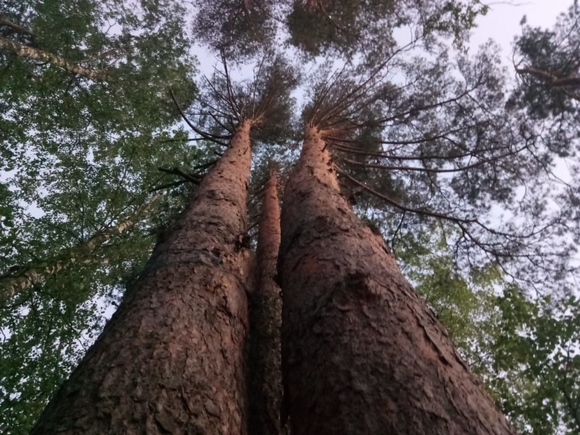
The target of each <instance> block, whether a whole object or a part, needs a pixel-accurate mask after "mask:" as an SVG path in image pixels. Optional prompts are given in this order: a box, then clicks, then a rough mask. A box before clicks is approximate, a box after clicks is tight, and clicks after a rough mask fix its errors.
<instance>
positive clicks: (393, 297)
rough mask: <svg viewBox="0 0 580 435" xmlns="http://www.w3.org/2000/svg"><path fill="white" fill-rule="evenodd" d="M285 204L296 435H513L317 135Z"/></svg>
mask: <svg viewBox="0 0 580 435" xmlns="http://www.w3.org/2000/svg"><path fill="white" fill-rule="evenodd" d="M283 204H284V207H283V210H282V244H281V249H280V260H279V273H280V278H281V287H282V295H283V320H282V322H283V324H282V359H283V362H282V363H283V374H284V397H285V406H286V408H287V409H288V412H289V416H290V424H291V427H292V431H293V433H298V434H301V435H309V434H315V435H325V434H329V435H330V434H333V435H337V434H349V435H350V434H365V435H368V434H381V435H395V434H396V435H402V434H409V435H411V434H412V435H416V434H421V435H443V434H445V435H465V434H481V435H484V434H485V435H490V434H495V435H499V434H501V435H507V434H514V433H515V432H514V430H513V429H512V428H511V427H510V425H509V424H508V423H507V422H506V420H505V418H504V417H503V415H502V414H501V413H500V412H499V411H498V409H497V408H496V406H495V405H494V403H493V401H492V400H491V398H490V397H489V396H488V395H487V394H486V392H485V391H484V390H483V387H482V385H481V384H480V382H479V381H478V379H477V378H476V377H475V376H474V375H472V374H471V373H470V371H469V369H468V367H467V366H466V365H465V364H464V363H463V361H462V360H461V358H460V357H459V355H458V354H457V352H456V351H455V350H454V347H453V344H452V342H451V339H450V338H449V336H448V334H447V332H446V331H445V329H444V328H443V326H442V325H441V324H440V323H439V321H438V320H437V319H436V317H435V316H434V315H433V314H432V312H431V311H430V310H429V308H428V307H427V306H426V304H425V302H424V301H423V300H422V299H420V298H419V296H417V294H416V293H415V291H414V290H413V288H412V287H411V285H410V284H409V283H408V282H407V280H406V279H405V278H404V277H403V275H402V274H401V271H400V270H399V268H398V266H397V264H396V262H395V259H394V258H393V257H392V256H391V255H390V254H389V253H388V252H387V250H386V246H385V244H384V241H383V239H382V238H381V236H379V235H375V234H373V233H372V232H371V230H370V229H369V228H368V227H366V226H365V225H363V224H362V222H361V221H360V220H359V219H358V218H356V216H355V215H354V213H353V211H352V210H351V208H350V207H349V205H348V203H347V202H346V200H345V199H344V198H343V197H342V196H341V195H340V192H339V188H338V183H337V179H336V173H335V171H334V169H333V167H332V163H331V161H330V155H329V153H328V150H326V149H325V145H324V142H323V139H322V137H321V133H320V132H319V131H318V130H317V129H316V128H314V127H307V128H306V138H305V142H304V147H303V150H302V155H301V157H300V160H299V163H298V165H297V167H296V169H295V170H294V172H293V173H292V174H291V176H290V179H289V182H288V184H287V186H286V188H285V194H284V201H283Z"/></svg>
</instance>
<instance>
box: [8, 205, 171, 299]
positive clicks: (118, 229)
mask: <svg viewBox="0 0 580 435" xmlns="http://www.w3.org/2000/svg"><path fill="white" fill-rule="evenodd" d="M160 197H161V195H160V194H157V195H154V196H153V197H152V198H151V200H149V201H148V202H147V203H146V204H144V205H143V206H142V207H141V208H139V210H137V211H136V212H135V213H134V214H133V215H131V216H130V217H129V218H128V219H125V220H124V221H122V222H119V223H118V224H117V225H114V226H112V227H109V228H106V229H105V230H102V231H99V232H97V233H95V234H93V235H92V236H91V237H89V238H88V239H87V240H86V241H85V242H83V243H81V244H79V245H77V246H73V247H72V248H69V249H66V250H65V251H64V252H61V253H59V254H58V256H57V257H56V258H54V259H53V261H48V262H45V263H44V264H43V265H41V266H38V265H35V264H33V263H30V264H27V265H24V266H22V267H18V271H17V272H16V273H7V274H4V275H0V306H1V305H2V304H3V303H4V302H6V300H8V299H10V298H11V297H13V296H14V295H15V294H17V293H19V292H22V291H24V290H26V289H27V288H29V287H32V286H33V285H35V284H39V283H41V282H43V281H45V280H46V279H47V278H48V277H50V276H52V275H55V274H57V273H58V272H60V271H61V270H63V269H66V268H67V267H70V266H71V265H73V264H77V263H85V264H89V263H94V262H100V263H103V264H106V263H107V261H103V259H95V258H94V256H93V254H94V251H95V250H96V249H97V248H99V247H100V246H102V245H103V244H104V243H106V242H107V241H108V240H110V239H111V238H113V237H115V236H117V235H119V234H122V233H124V232H125V231H127V230H128V229H130V228H133V227H134V226H135V225H136V224H137V223H138V222H139V221H140V220H141V219H142V218H143V216H144V215H145V214H146V213H147V212H148V211H149V210H150V208H151V206H153V204H154V203H155V202H157V200H158V199H159V198H160Z"/></svg>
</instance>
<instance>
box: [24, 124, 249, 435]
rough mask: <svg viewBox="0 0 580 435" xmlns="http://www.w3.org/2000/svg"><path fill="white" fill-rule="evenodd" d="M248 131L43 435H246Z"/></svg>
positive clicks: (59, 398)
mask: <svg viewBox="0 0 580 435" xmlns="http://www.w3.org/2000/svg"><path fill="white" fill-rule="evenodd" d="M250 124H251V123H250V122H244V123H243V124H242V125H241V126H240V127H239V129H238V131H237V132H236V134H235V136H234V138H233V140H232V143H231V147H230V148H229V149H228V150H227V151H226V153H225V154H224V156H223V157H222V158H221V160H220V161H219V162H218V163H217V165H216V167H215V168H214V169H213V170H212V171H211V172H210V173H209V174H208V175H207V176H206V177H205V178H204V180H203V182H202V183H201V185H200V187H199V189H198V191H197V194H196V197H195V199H194V200H192V202H191V204H190V205H189V207H188V208H187V210H186V211H185V212H184V213H183V215H182V216H181V217H180V219H179V220H178V222H177V223H176V225H175V229H174V231H173V232H172V233H171V234H169V236H168V237H167V239H166V240H164V241H163V242H161V243H160V244H158V246H156V248H155V251H154V252H153V255H152V257H151V259H150V260H149V262H148V264H147V267H146V268H145V270H144V271H143V273H142V275H141V277H140V278H139V280H138V282H137V283H136V284H135V286H134V287H133V288H132V289H130V290H129V291H128V292H127V294H126V296H125V298H124V300H123V303H122V304H121V306H120V307H119V310H118V311H117V312H116V313H115V315H114V316H113V318H112V319H111V320H110V321H109V323H108V324H107V326H106V327H105V330H104V332H103V333H102V334H101V336H100V337H99V339H98V340H97V342H96V343H95V344H94V345H93V346H92V347H91V349H90V350H89V352H88V353H87V355H86V356H85V358H84V359H83V361H82V362H81V363H80V365H79V366H78V367H77V369H76V370H75V371H74V372H73V374H72V375H71V377H70V379H69V380H68V381H67V382H66V383H65V384H64V385H63V387H61V389H60V390H59V391H58V393H57V394H56V396H55V397H54V398H53V400H52V401H51V402H50V403H49V405H48V406H47V407H46V409H45V410H44V412H43V414H42V416H41V418H40V420H39V422H38V423H37V425H36V427H35V428H34V430H33V431H32V433H34V434H41V433H42V434H45V433H50V434H52V433H59V434H81V433H82V434H105V433H118V434H145V433H146V434H165V433H172V434H202V433H203V434H227V435H231V434H245V433H246V432H247V431H246V427H245V426H246V425H245V420H246V415H245V414H246V408H247V403H246V395H247V391H246V385H245V383H246V381H245V358H244V357H245V355H244V346H245V341H246V335H247V328H248V324H247V323H248V319H247V315H248V314H247V300H246V289H247V286H248V277H249V273H248V272H249V271H248V270H247V269H248V263H249V252H248V251H247V250H244V249H241V247H240V244H239V240H240V238H241V235H242V234H243V233H245V231H246V199H247V182H248V176H249V173H250V160H251V151H250V139H249V130H250Z"/></svg>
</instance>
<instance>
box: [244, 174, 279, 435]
mask: <svg viewBox="0 0 580 435" xmlns="http://www.w3.org/2000/svg"><path fill="white" fill-rule="evenodd" d="M279 247H280V205H279V203H278V190H277V179H276V173H275V172H272V173H271V174H270V178H269V179H268V182H267V184H266V187H265V190H264V198H263V201H262V215H261V217H260V227H259V231H258V259H257V260H258V261H257V264H258V272H257V275H258V279H257V282H258V286H257V289H256V292H255V293H253V294H252V298H251V306H250V331H251V332H250V362H249V368H250V395H249V402H250V421H249V428H250V433H251V434H256V435H258V434H268V435H279V434H282V433H284V432H283V428H282V424H281V418H280V409H281V404H282V363H281V358H282V356H281V348H280V327H281V324H282V298H281V296H280V287H278V284H276V282H275V276H276V265H277V262H278V249H279Z"/></svg>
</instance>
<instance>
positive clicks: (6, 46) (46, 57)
mask: <svg viewBox="0 0 580 435" xmlns="http://www.w3.org/2000/svg"><path fill="white" fill-rule="evenodd" d="M0 51H4V52H7V53H12V54H15V55H16V56H18V57H23V58H26V59H31V60H35V61H39V62H48V63H51V64H53V65H55V66H58V67H59V68H62V69H64V70H66V71H68V72H69V73H71V74H78V75H79V76H82V77H84V78H87V79H89V80H93V81H96V82H100V81H104V80H106V79H107V74H106V71H105V70H92V69H90V68H85V67H84V66H81V65H79V64H76V63H73V62H69V61H68V60H66V59H64V58H62V57H60V56H57V55H56V54H53V53H48V52H46V51H43V50H40V49H38V48H34V47H30V46H28V45H25V44H21V43H19V42H16V41H11V40H10V39H8V38H4V37H1V36H0Z"/></svg>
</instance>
